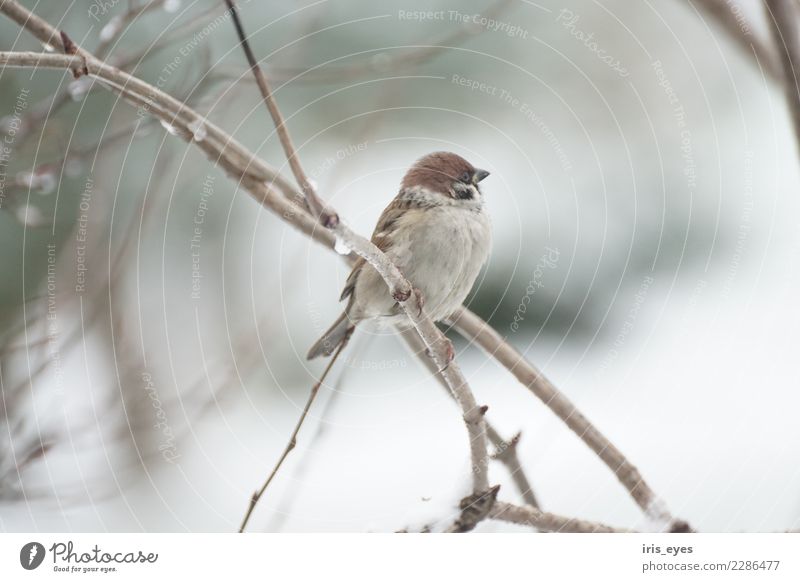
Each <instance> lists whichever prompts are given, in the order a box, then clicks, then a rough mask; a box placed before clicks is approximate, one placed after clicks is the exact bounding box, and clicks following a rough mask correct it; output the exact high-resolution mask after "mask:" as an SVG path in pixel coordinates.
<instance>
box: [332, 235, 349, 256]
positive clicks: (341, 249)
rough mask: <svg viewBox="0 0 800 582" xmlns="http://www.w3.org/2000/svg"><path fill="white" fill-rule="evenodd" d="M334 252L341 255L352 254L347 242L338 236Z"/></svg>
mask: <svg viewBox="0 0 800 582" xmlns="http://www.w3.org/2000/svg"><path fill="white" fill-rule="evenodd" d="M333 250H335V251H336V252H337V253H339V254H340V255H349V254H350V252H351V249H350V247H349V246H347V245H346V244H345V242H344V241H343V240H342V239H340V238H339V237H338V236H337V237H336V244H335V245H334V246H333Z"/></svg>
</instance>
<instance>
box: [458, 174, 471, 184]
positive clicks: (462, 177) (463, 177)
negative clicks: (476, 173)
mask: <svg viewBox="0 0 800 582" xmlns="http://www.w3.org/2000/svg"><path fill="white" fill-rule="evenodd" d="M470 178H471V176H470V175H469V172H464V173H463V174H461V175H460V176H459V177H458V179H459V180H460V181H462V182H464V183H465V184H469V182H470Z"/></svg>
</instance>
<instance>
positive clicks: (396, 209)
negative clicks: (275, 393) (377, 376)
mask: <svg viewBox="0 0 800 582" xmlns="http://www.w3.org/2000/svg"><path fill="white" fill-rule="evenodd" d="M487 176H489V172H487V171H486V170H482V169H480V168H476V167H474V166H473V165H472V164H470V163H469V162H468V161H467V160H465V159H464V158H462V157H461V156H459V155H457V154H454V153H452V152H433V153H430V154H428V155H426V156H423V157H422V158H420V159H418V160H417V161H416V162H414V164H413V165H412V166H411V167H410V168H409V170H408V171H407V172H406V174H405V176H404V177H403V180H402V183H401V186H400V191H399V192H398V194H397V196H395V197H394V199H393V200H392V201H391V202H390V203H389V205H388V206H387V207H386V208H385V209H384V211H383V213H382V214H381V216H380V218H379V219H378V222H377V225H376V226H375V231H374V232H373V234H372V239H371V240H372V242H373V243H374V244H375V246H377V247H378V248H379V249H380V250H381V251H383V252H384V253H385V254H386V256H387V257H388V258H389V260H391V261H392V262H393V263H394V264H395V265H396V266H397V268H398V269H399V270H400V272H401V273H402V274H403V275H404V276H405V278H406V279H407V280H408V281H409V282H410V283H411V285H412V286H413V288H414V292H415V293H417V294H418V297H420V299H421V300H422V301H421V302H420V303H423V302H424V309H425V313H426V314H427V315H428V317H430V318H431V319H432V320H433V321H435V322H436V321H441V320H443V319H445V318H446V317H447V316H449V315H450V314H452V313H453V312H454V311H455V310H456V309H457V308H458V307H459V306H460V305H461V304H462V303H463V302H464V300H465V299H466V297H467V294H468V293H469V291H470V289H472V286H473V284H474V283H475V280H476V279H477V277H478V275H479V273H480V271H481V269H482V268H483V266H484V264H486V262H487V260H488V258H489V254H490V252H491V246H492V233H491V230H492V229H491V221H490V219H489V215H488V213H487V211H486V207H485V204H484V199H483V193H482V192H481V189H480V186H479V184H480V182H481V181H482V180H484V179H485V178H486V177H487ZM345 299H347V306H346V308H345V310H344V312H343V313H342V314H341V315H340V316H339V318H338V319H336V321H335V322H334V323H333V325H332V326H331V327H330V328H329V329H328V331H326V332H325V333H324V334H323V335H322V337H321V338H319V340H317V341H316V342H315V343H314V345H313V346H311V349H310V350H309V352H308V356H307V358H308V359H309V360H311V359H314V358H316V357H318V356H330V355H331V354H332V353H333V352H334V351H335V350H336V349H337V348H338V347H339V346H340V345H341V344H343V343H344V342H346V341H347V340H348V339H349V338H350V335H351V334H352V333H353V331H354V330H355V327H356V326H357V325H358V324H360V323H362V322H364V321H367V320H378V321H379V322H380V323H381V324H392V325H396V326H398V327H400V328H403V327H408V326H409V325H410V321H409V319H408V317H407V316H406V314H405V312H404V311H403V309H402V307H401V306H400V304H399V301H398V300H397V299H396V298H395V297H394V296H393V295H392V293H391V291H390V290H389V287H388V286H387V284H386V282H385V281H384V280H383V278H381V276H380V275H379V274H378V272H377V271H376V270H375V269H374V268H373V267H372V266H371V265H370V264H369V263H367V262H366V261H365V260H364V259H363V258H359V259H358V260H357V261H356V263H355V265H354V266H353V270H352V271H351V272H350V275H349V276H348V277H347V280H346V282H345V286H344V290H343V291H342V294H341V297H340V301H344V300H345Z"/></svg>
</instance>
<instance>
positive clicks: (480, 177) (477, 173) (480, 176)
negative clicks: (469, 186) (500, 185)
mask: <svg viewBox="0 0 800 582" xmlns="http://www.w3.org/2000/svg"><path fill="white" fill-rule="evenodd" d="M488 175H489V172H487V171H486V170H475V174H474V176H473V178H472V179H473V181H474V182H475V183H476V184H477V183H478V182H480V181H481V180H483V179H484V178H485V177H486V176H488Z"/></svg>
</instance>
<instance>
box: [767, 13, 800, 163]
mask: <svg viewBox="0 0 800 582" xmlns="http://www.w3.org/2000/svg"><path fill="white" fill-rule="evenodd" d="M764 6H765V9H766V11H767V20H768V21H769V26H770V29H771V30H772V39H773V42H774V44H775V47H776V48H777V50H778V53H779V54H780V57H781V65H782V66H783V83H784V91H785V92H786V101H787V105H788V106H789V113H790V114H791V116H792V124H793V125H794V131H795V136H796V137H797V139H798V144H797V145H798V148H800V86H799V85H798V82H800V75H798V71H800V32H799V31H798V26H799V25H798V22H797V18H798V14H797V6H796V5H795V3H794V2H793V1H792V0H766V4H765V5H764Z"/></svg>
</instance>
